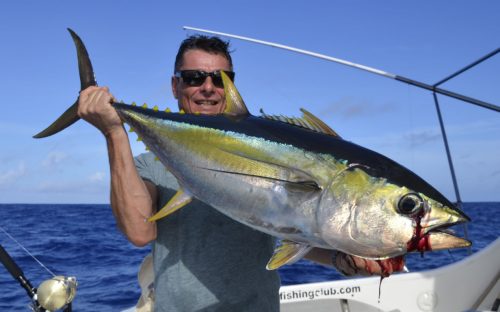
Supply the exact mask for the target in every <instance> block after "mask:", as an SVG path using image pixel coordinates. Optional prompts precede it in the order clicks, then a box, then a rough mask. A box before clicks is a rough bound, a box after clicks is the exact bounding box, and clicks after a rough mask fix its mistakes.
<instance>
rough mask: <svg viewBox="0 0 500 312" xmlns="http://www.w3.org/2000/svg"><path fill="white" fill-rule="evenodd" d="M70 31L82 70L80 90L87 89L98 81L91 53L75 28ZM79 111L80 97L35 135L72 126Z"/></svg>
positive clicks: (50, 132) (49, 134) (53, 132)
mask: <svg viewBox="0 0 500 312" xmlns="http://www.w3.org/2000/svg"><path fill="white" fill-rule="evenodd" d="M68 31H69V33H70V34H71V37H72V38H73V42H74V43H75V46H76V52H77V56H78V70H79V72H80V83H81V88H80V91H81V90H84V89H86V88H87V87H89V86H96V85H97V82H96V81H95V77H94V70H93V69H92V63H91V62H90V58H89V54H88V53H87V49H86V48H85V45H84V44H83V42H82V40H81V39H80V37H78V35H77V34H76V33H75V32H74V31H73V30H71V29H69V28H68ZM77 112H78V98H77V99H76V101H75V103H73V105H71V107H70V108H68V109H67V110H66V111H65V112H64V113H63V114H62V115H61V116H59V118H57V119H56V121H54V122H53V123H52V124H51V125H50V126H48V127H47V128H46V129H44V130H42V131H41V132H40V133H38V134H36V135H34V136H33V137H34V138H36V139H39V138H45V137H48V136H51V135H53V134H56V133H57V132H59V131H62V130H63V129H65V128H67V127H69V126H71V125H72V124H73V123H75V122H76V121H78V119H80V117H78V113H77Z"/></svg>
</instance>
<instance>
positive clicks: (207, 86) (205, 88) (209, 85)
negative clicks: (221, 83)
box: [200, 76, 215, 92]
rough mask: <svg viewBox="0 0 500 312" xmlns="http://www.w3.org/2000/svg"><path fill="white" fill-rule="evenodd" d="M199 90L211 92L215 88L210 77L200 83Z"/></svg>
mask: <svg viewBox="0 0 500 312" xmlns="http://www.w3.org/2000/svg"><path fill="white" fill-rule="evenodd" d="M200 88H201V90H202V91H204V92H213V91H214V89H215V86H214V82H213V81H212V77H210V76H209V77H207V78H205V81H204V82H203V84H202V85H201V87H200Z"/></svg>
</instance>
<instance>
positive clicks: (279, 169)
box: [202, 148, 322, 192]
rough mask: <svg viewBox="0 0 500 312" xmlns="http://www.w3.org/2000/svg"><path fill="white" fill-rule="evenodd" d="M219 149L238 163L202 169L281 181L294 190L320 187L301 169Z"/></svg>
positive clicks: (309, 190) (307, 190) (310, 190)
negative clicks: (230, 166)
mask: <svg viewBox="0 0 500 312" xmlns="http://www.w3.org/2000/svg"><path fill="white" fill-rule="evenodd" d="M219 150H221V151H222V152H224V153H226V156H224V157H226V158H227V159H231V161H232V162H233V163H238V164H239V165H238V166H233V167H232V169H227V170H224V169H215V168H202V169H206V170H211V171H217V172H222V173H227V174H237V175H244V176H248V177H255V178H262V179H266V180H273V181H277V182H283V183H285V184H286V185H287V187H289V188H290V189H291V190H296V191H305V192H313V191H318V190H321V189H322V187H321V186H320V185H319V184H318V182H317V181H316V179H315V178H314V177H313V176H311V175H310V174H308V173H307V172H305V171H303V170H300V169H297V168H293V167H289V166H285V165H281V164H277V163H273V162H272V161H267V160H262V159H258V158H256V157H254V156H251V155H246V154H243V153H242V152H240V151H230V150H226V149H222V148H219ZM242 164H243V165H242Z"/></svg>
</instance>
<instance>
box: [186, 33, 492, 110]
mask: <svg viewBox="0 0 500 312" xmlns="http://www.w3.org/2000/svg"><path fill="white" fill-rule="evenodd" d="M182 28H183V29H185V30H193V31H198V32H204V33H209V34H214V35H219V36H223V37H229V38H235V39H240V40H244V41H250V42H254V43H258V44H262V45H267V46H271V47H275V48H279V49H284V50H288V51H292V52H296V53H300V54H305V55H309V56H313V57H317V58H320V59H324V60H327V61H331V62H335V63H339V64H342V65H346V66H350V67H354V68H357V69H361V70H364V71H367V72H370V73H373V74H377V75H380V76H384V77H387V78H391V79H394V80H398V81H401V82H404V83H407V84H410V85H413V86H416V87H419V88H422V89H426V90H429V91H432V92H435V93H439V94H442V95H446V96H449V97H452V98H456V99H459V100H462V101H465V102H469V103H471V104H474V105H478V106H481V107H484V108H488V109H491V110H494V111H497V112H500V106H497V105H494V104H491V103H487V102H484V101H481V100H477V99H474V98H471V97H468V96H465V95H462V94H458V93H455V92H452V91H448V90H445V89H441V88H438V87H437V84H436V85H429V84H426V83H423V82H420V81H416V80H413V79H410V78H406V77H403V76H400V75H396V74H391V73H389V72H386V71H383V70H380V69H376V68H373V67H368V66H365V65H361V64H356V63H353V62H349V61H346V60H343V59H339V58H336V57H331V56H328V55H324V54H320V53H316V52H311V51H307V50H303V49H298V48H294V47H290V46H286V45H283V44H279V43H274V42H269V41H264V40H258V39H253V38H249V37H243V36H238V35H233V34H228V33H223V32H218V31H213V30H207V29H201V28H195V27H190V26H183V27H182ZM498 52H500V48H497V49H496V50H495V51H493V52H491V53H489V54H488V55H487V56H485V57H483V58H482V60H481V61H483V60H485V59H486V58H489V57H491V56H493V55H495V54H497V53H498ZM471 65H472V66H474V65H477V62H476V63H475V64H474V65H473V64H471ZM472 66H470V67H472ZM470 67H468V68H470ZM468 68H467V69H468ZM461 72H463V71H461ZM457 74H458V73H457ZM450 79H451V77H450ZM441 83H442V82H441ZM441 83H438V84H441Z"/></svg>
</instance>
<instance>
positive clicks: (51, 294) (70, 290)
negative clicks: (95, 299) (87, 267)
mask: <svg viewBox="0 0 500 312" xmlns="http://www.w3.org/2000/svg"><path fill="white" fill-rule="evenodd" d="M76 286H77V282H76V278H75V277H65V276H54V277H53V278H51V279H48V280H46V281H44V282H42V283H41V284H40V286H39V287H38V288H37V290H36V295H35V296H34V298H33V299H34V300H35V302H36V303H38V305H39V306H40V307H41V308H43V309H44V310H41V309H39V308H38V307H34V311H56V310H59V309H62V308H65V310H64V311H71V308H69V310H68V308H67V307H70V306H71V305H70V304H71V301H73V299H74V298H75V294H76Z"/></svg>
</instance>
